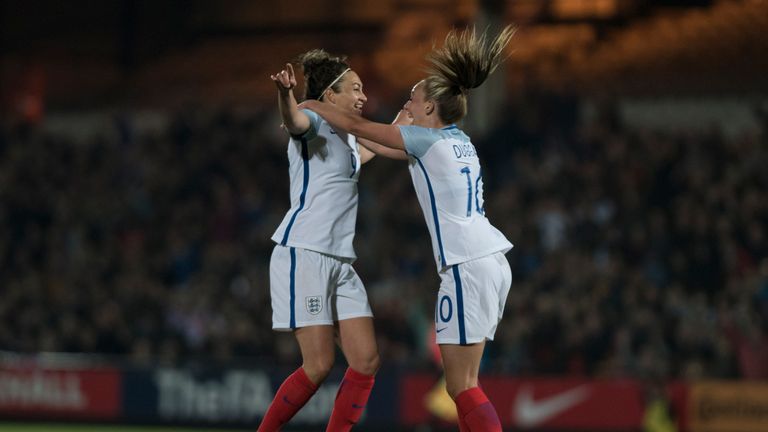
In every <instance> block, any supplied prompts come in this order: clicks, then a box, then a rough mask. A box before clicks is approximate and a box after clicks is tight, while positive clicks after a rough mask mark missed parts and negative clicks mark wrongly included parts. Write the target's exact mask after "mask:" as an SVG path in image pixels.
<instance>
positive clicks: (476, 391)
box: [440, 342, 501, 432]
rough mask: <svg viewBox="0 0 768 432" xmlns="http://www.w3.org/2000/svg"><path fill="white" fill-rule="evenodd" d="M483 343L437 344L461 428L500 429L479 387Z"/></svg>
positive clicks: (495, 431) (474, 430) (477, 430)
mask: <svg viewBox="0 0 768 432" xmlns="http://www.w3.org/2000/svg"><path fill="white" fill-rule="evenodd" d="M484 348H485V342H481V343H476V344H472V345H448V344H442V345H440V354H442V356H443V368H444V369H445V382H446V389H447V391H448V394H449V395H450V396H451V398H452V399H453V400H454V401H455V402H456V408H457V409H458V412H459V423H460V424H461V427H462V431H463V430H464V429H465V428H466V430H468V431H470V432H481V431H482V432H486V431H493V432H501V422H500V421H499V416H498V414H496V410H495V409H494V408H493V405H491V403H490V401H488V398H487V397H486V396H485V393H483V391H482V390H481V389H480V387H478V378H477V377H478V374H479V371H480V360H481V359H482V357H483V349H484Z"/></svg>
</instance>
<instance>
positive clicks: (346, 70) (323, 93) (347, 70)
mask: <svg viewBox="0 0 768 432" xmlns="http://www.w3.org/2000/svg"><path fill="white" fill-rule="evenodd" d="M351 70H352V68H346V69H344V72H342V73H340V74H339V76H337V77H336V79H335V80H333V81H331V83H330V84H328V87H326V88H325V89H323V91H322V92H321V93H320V97H319V98H317V100H319V101H322V100H323V96H325V92H327V91H328V89H329V88H331V87H333V85H334V84H336V83H337V82H339V80H340V79H341V77H343V76H344V74H345V73H347V72H349V71H351Z"/></svg>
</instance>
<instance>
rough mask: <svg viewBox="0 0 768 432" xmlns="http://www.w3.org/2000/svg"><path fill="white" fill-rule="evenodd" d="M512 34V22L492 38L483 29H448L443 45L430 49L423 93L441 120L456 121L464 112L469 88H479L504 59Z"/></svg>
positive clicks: (465, 111) (446, 122)
mask: <svg viewBox="0 0 768 432" xmlns="http://www.w3.org/2000/svg"><path fill="white" fill-rule="evenodd" d="M514 34H515V28H514V27H513V26H511V25H508V26H506V27H504V29H503V30H502V31H501V32H500V33H499V34H498V35H497V36H496V37H495V38H494V39H493V40H492V41H489V40H488V36H487V34H486V32H483V33H481V34H480V35H478V34H477V32H476V31H475V28H474V27H470V28H466V29H464V30H463V31H462V32H457V31H455V30H451V31H450V32H449V33H448V35H447V36H446V37H445V43H444V44H443V47H442V48H439V49H433V50H432V52H431V53H430V54H429V55H428V56H427V60H428V61H429V62H430V64H431V65H430V66H429V68H428V69H427V72H428V74H429V76H428V77H427V78H426V79H425V80H424V92H425V94H426V98H427V99H428V100H433V101H435V103H436V104H437V106H438V112H439V115H440V120H441V121H442V122H443V123H445V124H451V123H456V122H457V121H459V120H461V119H463V118H464V117H465V116H466V115H467V97H468V96H469V90H470V89H473V88H476V87H479V86H480V85H481V84H482V83H483V82H485V80H486V78H488V75H490V74H491V73H492V72H493V71H494V70H496V67H497V66H498V65H499V64H500V63H501V62H502V61H503V60H505V58H506V57H504V56H502V54H503V53H504V49H505V48H506V46H507V44H508V43H509V41H510V39H511V38H512V36H513V35H514Z"/></svg>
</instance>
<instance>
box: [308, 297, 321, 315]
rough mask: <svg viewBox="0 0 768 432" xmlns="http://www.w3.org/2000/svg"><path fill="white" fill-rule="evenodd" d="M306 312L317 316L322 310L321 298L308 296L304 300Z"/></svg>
mask: <svg viewBox="0 0 768 432" xmlns="http://www.w3.org/2000/svg"><path fill="white" fill-rule="evenodd" d="M305 301H306V306H307V312H309V313H310V314H312V315H317V314H319V313H320V312H321V311H322V310H323V296H309V297H306V298H305Z"/></svg>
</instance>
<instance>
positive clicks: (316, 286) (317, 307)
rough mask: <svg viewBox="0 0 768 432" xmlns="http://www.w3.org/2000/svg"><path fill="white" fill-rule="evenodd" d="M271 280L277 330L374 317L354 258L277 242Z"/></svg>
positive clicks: (273, 256)
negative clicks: (356, 270) (353, 261)
mask: <svg viewBox="0 0 768 432" xmlns="http://www.w3.org/2000/svg"><path fill="white" fill-rule="evenodd" d="M269 280H270V295H271V297H272V328H273V329H274V330H280V331H290V330H293V329H296V328H300V327H307V326H313V325H333V322H334V321H343V320H345V319H350V318H359V317H373V313H372V312H371V306H370V305H369V304H368V295H367V293H366V292H365V287H364V286H363V282H362V281H361V280H360V277H359V276H358V275H357V272H355V269H354V268H353V267H352V264H351V260H347V259H343V258H338V257H334V256H331V255H326V254H323V253H320V252H314V251H311V250H307V249H301V248H294V247H286V246H280V245H276V246H275V249H274V250H273V251H272V259H271V260H270V262H269Z"/></svg>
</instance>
